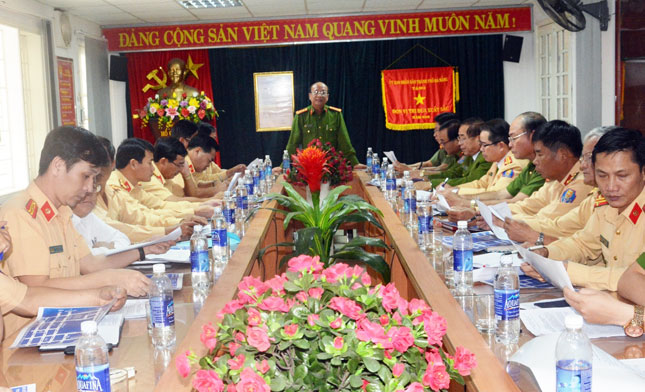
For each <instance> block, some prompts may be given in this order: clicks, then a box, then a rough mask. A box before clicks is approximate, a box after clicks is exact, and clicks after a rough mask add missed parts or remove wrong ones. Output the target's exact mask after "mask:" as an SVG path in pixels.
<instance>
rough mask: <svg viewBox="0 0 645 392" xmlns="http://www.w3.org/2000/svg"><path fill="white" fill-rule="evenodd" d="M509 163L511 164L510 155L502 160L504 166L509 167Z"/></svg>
mask: <svg viewBox="0 0 645 392" xmlns="http://www.w3.org/2000/svg"><path fill="white" fill-rule="evenodd" d="M511 163H513V158H512V157H511V156H510V155H509V156H507V157H506V158H504V164H505V165H510V164H511Z"/></svg>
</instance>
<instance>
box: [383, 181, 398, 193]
mask: <svg viewBox="0 0 645 392" xmlns="http://www.w3.org/2000/svg"><path fill="white" fill-rule="evenodd" d="M385 189H387V190H388V191H395V190H396V180H395V179H394V178H389V179H388V180H387V182H386V183H385Z"/></svg>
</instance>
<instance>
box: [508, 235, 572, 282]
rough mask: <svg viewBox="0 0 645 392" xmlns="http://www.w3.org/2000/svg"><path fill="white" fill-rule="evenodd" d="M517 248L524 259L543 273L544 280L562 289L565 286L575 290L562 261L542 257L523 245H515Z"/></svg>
mask: <svg viewBox="0 0 645 392" xmlns="http://www.w3.org/2000/svg"><path fill="white" fill-rule="evenodd" d="M515 249H517V251H518V252H519V253H520V256H522V259H524V260H525V261H526V262H527V263H529V264H531V267H533V268H535V270H536V271H537V272H538V273H539V274H540V275H542V277H543V278H544V280H546V281H547V282H549V283H551V284H552V285H553V286H555V287H557V288H559V289H560V290H562V289H564V288H565V287H568V288H570V289H571V290H573V284H571V279H570V278H569V274H568V273H567V270H566V269H565V268H564V264H562V262H561V261H558V260H551V259H547V258H546V257H542V256H540V255H539V254H537V253H535V252H531V251H530V250H528V249H526V248H523V247H521V246H515Z"/></svg>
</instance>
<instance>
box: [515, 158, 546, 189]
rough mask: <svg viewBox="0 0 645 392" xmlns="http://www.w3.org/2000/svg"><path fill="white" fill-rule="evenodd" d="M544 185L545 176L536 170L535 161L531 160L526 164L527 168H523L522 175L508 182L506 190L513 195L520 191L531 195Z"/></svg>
mask: <svg viewBox="0 0 645 392" xmlns="http://www.w3.org/2000/svg"><path fill="white" fill-rule="evenodd" d="M542 185H544V178H542V175H540V173H538V172H537V170H535V165H534V164H533V162H530V163H529V164H528V165H526V168H525V169H524V170H522V172H521V173H520V175H519V176H517V178H516V179H514V180H513V182H511V183H510V184H508V186H507V187H506V190H507V191H508V193H510V194H511V196H513V197H515V195H517V194H518V193H520V192H522V193H524V194H526V195H528V196H531V195H532V194H533V192H535V191H537V190H538V189H540V188H541V187H542Z"/></svg>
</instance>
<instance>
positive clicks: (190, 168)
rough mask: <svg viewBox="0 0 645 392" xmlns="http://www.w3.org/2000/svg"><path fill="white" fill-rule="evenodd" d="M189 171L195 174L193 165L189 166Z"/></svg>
mask: <svg viewBox="0 0 645 392" xmlns="http://www.w3.org/2000/svg"><path fill="white" fill-rule="evenodd" d="M188 170H190V172H191V173H195V168H194V167H193V164H192V163H191V164H190V165H188Z"/></svg>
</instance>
